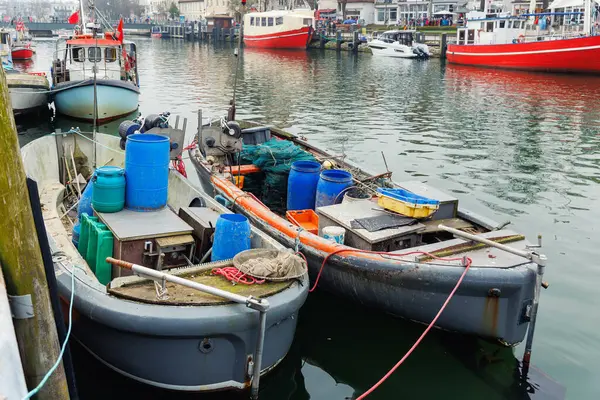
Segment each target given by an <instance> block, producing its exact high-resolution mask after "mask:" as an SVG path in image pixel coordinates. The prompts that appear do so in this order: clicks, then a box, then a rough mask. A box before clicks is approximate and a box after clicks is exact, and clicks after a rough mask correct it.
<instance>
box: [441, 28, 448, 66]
mask: <svg viewBox="0 0 600 400" xmlns="http://www.w3.org/2000/svg"><path fill="white" fill-rule="evenodd" d="M447 50H448V34H447V33H442V36H441V38H440V58H441V59H442V60H445V59H446V51H447Z"/></svg>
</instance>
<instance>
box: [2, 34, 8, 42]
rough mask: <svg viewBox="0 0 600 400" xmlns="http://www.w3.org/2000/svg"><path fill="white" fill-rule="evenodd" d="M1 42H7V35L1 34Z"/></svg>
mask: <svg viewBox="0 0 600 400" xmlns="http://www.w3.org/2000/svg"><path fill="white" fill-rule="evenodd" d="M2 44H8V35H4V34H3V35H2Z"/></svg>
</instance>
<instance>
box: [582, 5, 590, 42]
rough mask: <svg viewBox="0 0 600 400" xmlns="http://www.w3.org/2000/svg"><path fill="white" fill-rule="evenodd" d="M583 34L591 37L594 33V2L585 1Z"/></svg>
mask: <svg viewBox="0 0 600 400" xmlns="http://www.w3.org/2000/svg"><path fill="white" fill-rule="evenodd" d="M583 5H584V9H583V33H584V34H585V35H590V34H591V33H592V0H583Z"/></svg>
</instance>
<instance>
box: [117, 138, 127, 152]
mask: <svg viewBox="0 0 600 400" xmlns="http://www.w3.org/2000/svg"><path fill="white" fill-rule="evenodd" d="M125 142H127V139H125V138H121V141H120V142H119V147H120V148H121V150H125Z"/></svg>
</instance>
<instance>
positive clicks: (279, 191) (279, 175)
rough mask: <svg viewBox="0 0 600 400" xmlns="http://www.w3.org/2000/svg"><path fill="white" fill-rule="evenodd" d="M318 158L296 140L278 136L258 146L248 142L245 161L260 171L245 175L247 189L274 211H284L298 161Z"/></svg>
mask: <svg viewBox="0 0 600 400" xmlns="http://www.w3.org/2000/svg"><path fill="white" fill-rule="evenodd" d="M305 160H306V161H314V160H315V158H314V157H313V155H312V154H310V153H308V152H306V151H304V150H302V148H300V147H299V146H297V145H296V144H294V142H291V141H288V140H277V139H275V138H273V139H271V140H269V141H267V142H265V143H262V144H258V145H244V146H243V148H242V152H241V153H240V163H241V164H254V165H256V166H257V167H259V168H260V169H261V172H260V173H258V174H252V175H248V176H246V177H245V178H244V190H246V191H248V192H251V193H252V194H254V195H255V196H257V197H258V198H260V199H261V201H262V202H263V203H264V204H265V205H266V206H267V207H269V208H270V209H271V210H272V211H274V212H276V213H279V214H284V213H285V211H286V206H287V182H288V176H289V174H290V168H291V166H292V163H294V162H295V161H305Z"/></svg>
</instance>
